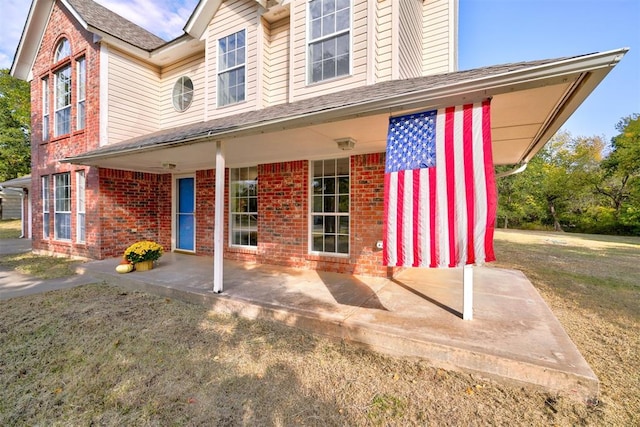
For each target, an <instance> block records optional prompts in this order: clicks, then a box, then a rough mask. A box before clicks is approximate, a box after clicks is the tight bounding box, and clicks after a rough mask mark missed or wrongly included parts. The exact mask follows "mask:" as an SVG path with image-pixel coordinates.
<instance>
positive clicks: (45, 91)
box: [42, 77, 49, 141]
mask: <svg viewBox="0 0 640 427" xmlns="http://www.w3.org/2000/svg"><path fill="white" fill-rule="evenodd" d="M42 140H43V141H47V140H49V77H45V78H43V79H42Z"/></svg>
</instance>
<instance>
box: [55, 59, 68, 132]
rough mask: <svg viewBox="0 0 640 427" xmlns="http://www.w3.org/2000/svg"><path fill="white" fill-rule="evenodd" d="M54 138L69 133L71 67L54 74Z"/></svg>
mask: <svg viewBox="0 0 640 427" xmlns="http://www.w3.org/2000/svg"><path fill="white" fill-rule="evenodd" d="M54 78H55V87H54V90H55V94H54V98H55V109H54V111H55V116H54V123H55V124H54V130H55V133H54V136H60V135H65V134H67V133H70V132H71V65H66V66H64V67H62V68H61V69H59V70H58V71H56V72H55V74H54Z"/></svg>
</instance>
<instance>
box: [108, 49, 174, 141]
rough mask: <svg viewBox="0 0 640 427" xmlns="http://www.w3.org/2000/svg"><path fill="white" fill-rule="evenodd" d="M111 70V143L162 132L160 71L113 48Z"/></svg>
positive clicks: (109, 126)
mask: <svg viewBox="0 0 640 427" xmlns="http://www.w3.org/2000/svg"><path fill="white" fill-rule="evenodd" d="M108 70H109V76H108V80H109V86H108V93H109V94H108V114H107V116H108V117H109V124H108V135H109V143H110V144H112V143H115V142H119V141H123V140H126V139H130V138H134V137H136V136H140V135H145V134H148V133H151V132H155V131H157V130H159V129H160V120H159V117H160V114H159V108H158V105H159V94H160V90H159V88H160V77H159V71H158V70H157V69H156V68H155V67H152V66H150V65H147V64H144V63H142V62H140V61H137V60H135V59H132V58H131V57H128V56H126V55H125V54H122V53H120V52H118V51H116V50H115V49H113V48H111V49H109V66H108ZM169 93H170V92H169ZM169 103H171V100H169ZM171 108H173V107H171Z"/></svg>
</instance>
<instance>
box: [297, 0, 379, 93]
mask: <svg viewBox="0 0 640 427" xmlns="http://www.w3.org/2000/svg"><path fill="white" fill-rule="evenodd" d="M307 8H308V6H307V2H304V1H296V2H292V3H291V26H292V27H291V37H292V39H291V40H292V45H291V48H292V52H291V53H292V56H291V61H292V62H291V72H292V75H291V85H292V92H291V93H290V99H289V100H290V101H298V100H301V99H306V98H311V97H314V96H319V95H324V94H326V93H331V92H336V91H340V90H345V89H351V88H354V87H358V86H363V85H365V84H366V83H367V2H366V1H365V0H352V1H351V21H352V22H351V73H350V75H349V76H344V77H338V78H335V79H332V80H329V81H324V82H319V83H314V84H307V83H308V79H307V76H308V68H307V62H308V52H307V42H308V39H307V21H308V19H307V13H308V10H307Z"/></svg>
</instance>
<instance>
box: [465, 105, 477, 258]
mask: <svg viewBox="0 0 640 427" xmlns="http://www.w3.org/2000/svg"><path fill="white" fill-rule="evenodd" d="M472 107H473V106H472V105H465V106H464V125H463V136H462V141H463V147H464V150H463V151H464V153H463V156H464V183H465V185H466V189H465V195H466V202H467V230H466V232H467V234H466V235H467V245H466V249H467V263H469V264H473V263H474V262H475V245H474V234H475V227H474V223H475V203H474V202H475V198H476V193H475V185H474V183H475V177H474V164H475V163H474V153H475V152H476V150H475V147H474V144H473V139H474V132H475V131H476V129H475V123H474V121H473V114H474V111H475V110H474V109H473V108H472Z"/></svg>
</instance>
